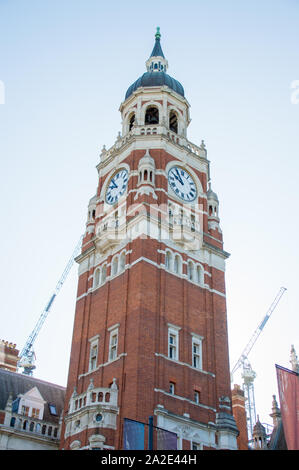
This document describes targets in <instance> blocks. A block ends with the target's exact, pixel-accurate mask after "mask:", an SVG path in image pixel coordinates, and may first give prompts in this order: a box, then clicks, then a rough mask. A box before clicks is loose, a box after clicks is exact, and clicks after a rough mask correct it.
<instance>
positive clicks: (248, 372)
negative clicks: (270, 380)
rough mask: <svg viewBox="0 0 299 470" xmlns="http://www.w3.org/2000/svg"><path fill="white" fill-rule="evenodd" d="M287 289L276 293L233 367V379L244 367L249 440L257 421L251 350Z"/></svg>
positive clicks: (282, 288) (243, 376) (243, 377)
mask: <svg viewBox="0 0 299 470" xmlns="http://www.w3.org/2000/svg"><path fill="white" fill-rule="evenodd" d="M285 291H286V288H285V287H281V288H280V289H279V292H278V294H277V295H276V297H275V299H274V300H273V302H272V304H271V306H270V308H269V310H268V311H267V313H266V315H265V316H264V318H263V320H262V321H261V323H260V324H259V326H258V327H257V328H256V330H255V331H254V333H253V335H252V336H251V338H250V340H249V341H248V343H247V345H246V346H245V348H244V349H243V352H242V354H241V356H240V357H239V359H238V361H237V362H236V364H235V366H234V367H233V369H232V371H231V380H232V381H233V375H234V373H235V372H236V371H237V370H238V369H239V368H240V367H242V368H243V371H242V379H243V390H244V396H245V399H246V400H245V408H246V415H247V421H248V431H249V433H248V434H249V436H248V437H249V440H251V438H252V432H253V427H254V425H255V423H256V411H255V398H254V386H253V382H254V379H255V377H256V373H255V372H254V371H253V370H252V367H251V365H250V362H249V360H248V355H249V353H250V351H251V350H252V348H253V346H254V344H255V343H256V341H257V339H258V337H259V336H260V334H261V332H262V331H263V329H264V328H265V325H266V323H267V321H268V320H269V318H270V316H271V315H272V313H273V311H274V310H275V308H276V306H277V304H278V302H279V301H280V299H281V297H282V295H283V294H284V292H285Z"/></svg>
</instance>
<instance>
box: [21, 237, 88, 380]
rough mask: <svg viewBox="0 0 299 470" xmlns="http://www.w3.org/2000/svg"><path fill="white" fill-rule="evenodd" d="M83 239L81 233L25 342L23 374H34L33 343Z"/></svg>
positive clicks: (22, 362) (22, 359)
mask: <svg viewBox="0 0 299 470" xmlns="http://www.w3.org/2000/svg"><path fill="white" fill-rule="evenodd" d="M82 239H83V235H81V237H80V239H79V241H78V243H77V245H76V248H75V249H74V251H73V254H72V256H71V258H70V259H69V261H68V263H67V265H66V267H65V269H64V271H63V273H62V275H61V277H60V279H59V281H58V283H57V285H56V287H55V290H54V292H53V294H52V295H51V297H50V300H49V301H48V303H47V305H46V307H45V308H44V310H43V312H42V314H41V315H40V317H39V319H38V321H37V323H36V325H35V327H34V329H33V331H32V333H31V335H30V336H29V338H28V339H27V341H26V343H25V346H24V347H23V349H22V351H21V353H20V355H19V361H18V367H21V368H23V374H25V375H32V374H33V370H34V369H35V368H36V366H35V365H34V362H35V353H34V351H33V344H34V341H35V340H36V338H37V335H38V333H39V332H40V330H41V328H42V326H43V324H44V322H45V320H46V318H47V316H48V314H49V312H50V309H51V307H52V305H53V302H54V300H55V298H56V296H57V294H58V292H59V291H60V289H61V287H62V286H63V284H64V281H65V280H66V278H67V276H68V274H69V272H70V270H71V268H72V266H73V263H74V260H75V258H76V256H77V255H78V254H79V252H80V249H81V245H82Z"/></svg>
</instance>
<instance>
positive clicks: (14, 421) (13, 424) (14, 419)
mask: <svg viewBox="0 0 299 470" xmlns="http://www.w3.org/2000/svg"><path fill="white" fill-rule="evenodd" d="M15 423H16V418H14V417H12V418H11V420H10V426H11V427H12V428H14V427H15Z"/></svg>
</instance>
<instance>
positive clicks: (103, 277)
mask: <svg viewBox="0 0 299 470" xmlns="http://www.w3.org/2000/svg"><path fill="white" fill-rule="evenodd" d="M106 277H107V265H106V263H105V264H104V265H103V267H102V276H101V284H103V283H104V282H105V281H106Z"/></svg>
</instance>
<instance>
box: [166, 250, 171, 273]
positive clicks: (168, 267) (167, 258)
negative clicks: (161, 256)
mask: <svg viewBox="0 0 299 470" xmlns="http://www.w3.org/2000/svg"><path fill="white" fill-rule="evenodd" d="M170 261H171V254H170V252H169V251H167V252H166V256H165V267H166V269H170Z"/></svg>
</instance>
